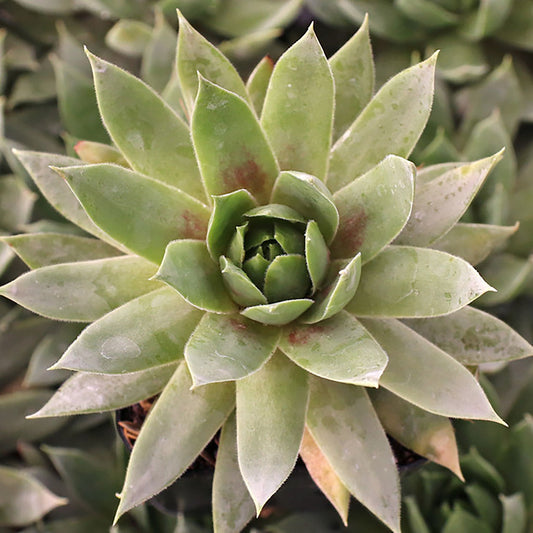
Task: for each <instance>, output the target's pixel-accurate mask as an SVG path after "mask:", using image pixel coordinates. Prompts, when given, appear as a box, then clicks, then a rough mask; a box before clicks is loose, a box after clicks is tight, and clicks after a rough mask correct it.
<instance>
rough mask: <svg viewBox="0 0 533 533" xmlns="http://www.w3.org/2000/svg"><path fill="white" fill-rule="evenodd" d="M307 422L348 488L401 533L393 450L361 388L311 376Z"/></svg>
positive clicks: (390, 526)
mask: <svg viewBox="0 0 533 533" xmlns="http://www.w3.org/2000/svg"><path fill="white" fill-rule="evenodd" d="M307 427H308V428H309V431H310V432H311V435H312V436H313V438H314V439H315V441H316V443H317V445H318V447H319V448H320V450H321V451H322V453H323V454H324V455H325V457H326V459H327V460H328V461H329V463H330V464H331V466H332V468H333V469H334V471H335V473H336V474H337V476H339V478H340V480H341V481H342V483H343V484H344V485H345V487H346V488H347V489H348V490H349V491H350V493H351V494H353V495H354V496H355V498H357V499H358V500H359V501H360V502H361V503H362V504H363V505H364V506H365V507H367V508H368V509H369V510H370V511H371V512H372V513H374V514H375V515H376V516H377V517H378V518H379V519H380V520H381V521H382V522H384V523H385V524H386V525H387V526H388V527H389V528H390V529H392V531H394V532H395V533H399V531H400V488H399V480H398V474H397V471H396V464H395V461H394V455H393V453H392V451H391V449H390V447H389V443H388V441H387V437H386V436H385V432H384V431H383V428H382V426H381V423H380V422H379V420H378V417H377V416H376V413H375V412H374V409H373V408H372V404H371V403H370V400H369V399H368V396H367V394H366V392H365V389H364V388H363V387H355V386H353V385H347V384H344V383H335V382H332V381H327V380H323V379H317V378H315V379H313V380H312V382H311V397H310V401H309V409H308V414H307Z"/></svg>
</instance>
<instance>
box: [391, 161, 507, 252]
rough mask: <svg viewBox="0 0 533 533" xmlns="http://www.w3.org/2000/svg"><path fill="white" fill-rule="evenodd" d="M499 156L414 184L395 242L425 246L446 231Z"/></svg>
mask: <svg viewBox="0 0 533 533" xmlns="http://www.w3.org/2000/svg"><path fill="white" fill-rule="evenodd" d="M502 155H503V154H502V152H498V153H497V154H495V155H493V156H492V157H487V158H485V159H480V160H479V161H475V162H473V163H467V164H465V165H462V166H460V167H458V168H456V169H454V170H450V171H449V172H446V173H445V174H443V175H442V176H439V177H438V178H435V179H433V180H431V181H430V182H429V183H426V184H424V185H419V186H418V185H417V187H416V193H415V198H414V202H413V210H412V212H411V216H410V218H409V220H408V222H407V224H406V225H405V227H404V228H403V231H402V233H401V234H400V235H399V237H398V239H397V241H396V242H397V243H398V244H410V245H413V246H427V245H429V244H431V243H433V242H434V241H436V240H437V239H438V238H439V237H442V236H443V235H444V234H446V232H448V231H449V230H450V229H451V228H452V227H453V226H454V224H455V223H456V222H457V221H458V220H459V219H460V218H461V217H462V216H463V214H464V213H465V211H466V209H467V208H468V206H469V205H470V203H471V202H472V200H473V198H474V196H475V195H476V193H477V192H478V190H479V188H480V187H481V185H482V184H483V182H484V181H485V179H486V177H487V175H488V173H489V172H490V171H491V169H492V168H493V167H494V166H495V165H496V164H497V163H498V162H499V161H500V160H501V159H502Z"/></svg>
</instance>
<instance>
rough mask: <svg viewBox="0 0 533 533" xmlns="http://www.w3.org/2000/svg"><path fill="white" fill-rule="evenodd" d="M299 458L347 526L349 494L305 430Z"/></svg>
mask: <svg viewBox="0 0 533 533" xmlns="http://www.w3.org/2000/svg"><path fill="white" fill-rule="evenodd" d="M300 457H301V458H302V460H303V462H304V463H305V467H306V468H307V471H308V472H309V475H310V476H311V478H312V479H313V481H314V482H315V485H317V486H318V488H319V489H320V490H321V491H322V492H323V494H324V495H325V496H326V498H327V499H328V500H329V501H330V502H331V504H332V505H333V507H335V509H336V510H337V512H338V513H339V516H340V517H341V519H342V522H343V524H344V525H345V526H347V525H348V508H349V505H350V493H349V492H348V489H347V488H346V487H345V486H344V484H343V483H342V481H341V480H340V478H339V476H338V475H337V474H336V473H335V470H333V468H332V466H331V464H330V462H329V461H328V459H327V457H326V456H325V455H324V453H323V452H322V450H321V449H320V448H319V447H318V444H317V443H316V441H315V439H314V438H313V436H312V435H311V433H310V432H309V430H308V429H307V428H306V429H305V430H304V436H303V440H302V445H301V447H300Z"/></svg>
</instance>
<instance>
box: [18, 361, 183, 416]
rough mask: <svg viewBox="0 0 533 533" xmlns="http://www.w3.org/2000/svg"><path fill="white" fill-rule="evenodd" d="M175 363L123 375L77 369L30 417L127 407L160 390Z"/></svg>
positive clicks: (94, 411)
mask: <svg viewBox="0 0 533 533" xmlns="http://www.w3.org/2000/svg"><path fill="white" fill-rule="evenodd" d="M176 365H177V363H168V364H166V365H160V366H155V367H152V368H148V369H146V370H140V371H139V372H132V373H127V374H123V375H107V374H86V373H84V372H78V373H76V374H74V375H73V376H72V377H70V378H69V379H68V380H67V381H65V383H63V385H61V387H60V388H59V389H58V390H57V391H56V392H55V394H54V395H53V396H52V397H51V398H50V400H48V402H47V403H46V404H45V405H44V406H43V407H41V409H39V410H38V411H37V412H36V413H34V414H33V415H31V416H29V417H28V418H31V419H33V418H45V417H49V416H66V415H79V414H88V413H101V412H102V411H115V410H117V409H122V408H123V407H128V406H130V405H133V404H135V403H137V402H140V401H142V400H145V399H146V398H150V397H152V396H154V395H156V394H158V393H159V392H161V390H162V389H163V388H164V387H165V385H166V384H167V382H168V380H169V379H170V377H171V376H172V374H174V372H175V370H176Z"/></svg>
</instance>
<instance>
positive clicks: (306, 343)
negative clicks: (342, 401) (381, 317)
mask: <svg viewBox="0 0 533 533" xmlns="http://www.w3.org/2000/svg"><path fill="white" fill-rule="evenodd" d="M280 349H281V350H282V351H283V353H284V354H285V355H287V357H289V358H290V359H292V360H293V361H294V362H295V363H296V364H297V365H299V366H301V367H302V368H304V369H305V370H307V371H308V372H311V373H312V374H315V375H317V376H320V377H323V378H325V379H330V380H333V381H340V382H343V383H351V384H353V385H362V386H365V387H377V386H378V383H379V378H380V376H381V374H382V373H383V370H384V369H385V367H386V366H387V361H388V358H387V354H386V353H385V352H384V351H383V349H382V348H381V346H380V345H379V344H378V343H377V342H376V341H375V340H374V339H373V338H372V336H371V335H370V334H369V333H368V331H366V329H365V328H364V327H363V326H362V325H361V324H360V323H359V321H358V320H357V319H356V318H354V317H353V316H351V315H350V314H349V313H346V312H340V313H339V314H337V315H335V316H334V317H333V318H329V319H327V320H323V321H321V322H320V323H319V324H312V325H304V324H293V325H292V326H289V327H287V328H285V330H284V332H283V336H282V338H281V341H280Z"/></svg>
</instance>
